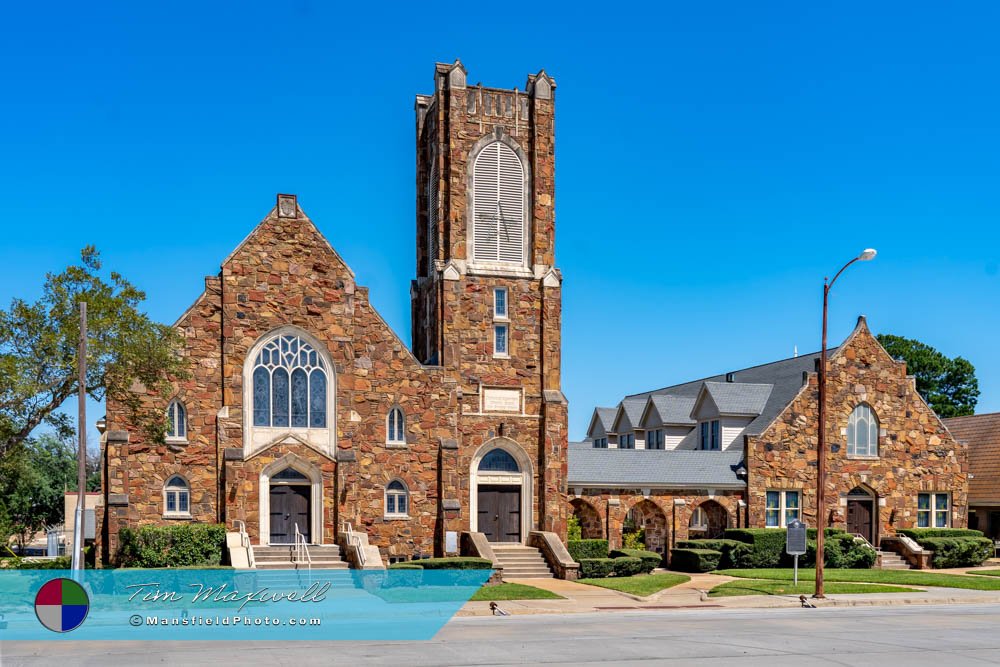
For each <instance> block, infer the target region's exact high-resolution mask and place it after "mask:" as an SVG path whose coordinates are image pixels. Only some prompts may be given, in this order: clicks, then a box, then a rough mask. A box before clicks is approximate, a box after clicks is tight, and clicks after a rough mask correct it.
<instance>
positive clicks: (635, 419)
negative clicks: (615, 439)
mask: <svg viewBox="0 0 1000 667" xmlns="http://www.w3.org/2000/svg"><path fill="white" fill-rule="evenodd" d="M646 400H647V399H646V397H645V396H643V397H642V398H633V399H628V398H626V399H625V400H624V401H622V402H621V403H619V404H618V412H617V413H616V414H615V420H614V423H613V425H612V427H611V432H612V433H628V432H629V431H632V430H634V429H635V427H636V426H638V425H639V423H640V422H641V421H642V411H643V408H645V407H646ZM623 417H624V418H625V419H626V420H627V422H628V428H622V418H623Z"/></svg>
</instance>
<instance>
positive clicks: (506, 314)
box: [493, 287, 510, 322]
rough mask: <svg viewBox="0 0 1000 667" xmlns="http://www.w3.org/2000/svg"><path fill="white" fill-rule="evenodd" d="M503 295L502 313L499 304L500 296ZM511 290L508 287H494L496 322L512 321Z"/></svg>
mask: <svg viewBox="0 0 1000 667" xmlns="http://www.w3.org/2000/svg"><path fill="white" fill-rule="evenodd" d="M501 294H502V295H503V310H502V311H501V309H500V307H499V305H498V303H499V298H498V297H500V295H501ZM509 297H510V290H508V289H507V288H506V287H494V288H493V320H494V321H495V322H509V321H510V298H509Z"/></svg>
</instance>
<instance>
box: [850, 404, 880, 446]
mask: <svg viewBox="0 0 1000 667" xmlns="http://www.w3.org/2000/svg"><path fill="white" fill-rule="evenodd" d="M878 434H879V426H878V417H876V416H875V411H874V410H872V409H871V406H870V405H868V404H867V403H862V404H861V405H859V406H858V407H856V408H854V411H853V412H852V413H851V416H850V418H849V419H848V420H847V454H848V456H878Z"/></svg>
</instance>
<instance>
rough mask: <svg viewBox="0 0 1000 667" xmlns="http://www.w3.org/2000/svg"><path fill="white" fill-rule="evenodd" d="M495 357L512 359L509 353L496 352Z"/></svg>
mask: <svg viewBox="0 0 1000 667" xmlns="http://www.w3.org/2000/svg"><path fill="white" fill-rule="evenodd" d="M493 358H494V359H510V355H509V354H495V353H494V355H493Z"/></svg>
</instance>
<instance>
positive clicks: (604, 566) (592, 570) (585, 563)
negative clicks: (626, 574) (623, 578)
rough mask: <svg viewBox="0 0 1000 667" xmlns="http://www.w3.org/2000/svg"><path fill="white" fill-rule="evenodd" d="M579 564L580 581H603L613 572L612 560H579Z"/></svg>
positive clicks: (613, 562) (613, 561) (613, 564)
mask: <svg viewBox="0 0 1000 667" xmlns="http://www.w3.org/2000/svg"><path fill="white" fill-rule="evenodd" d="M579 563H580V578H581V579H603V578H604V577H610V576H611V574H612V573H613V572H614V571H615V559H614V558H581V559H579Z"/></svg>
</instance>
